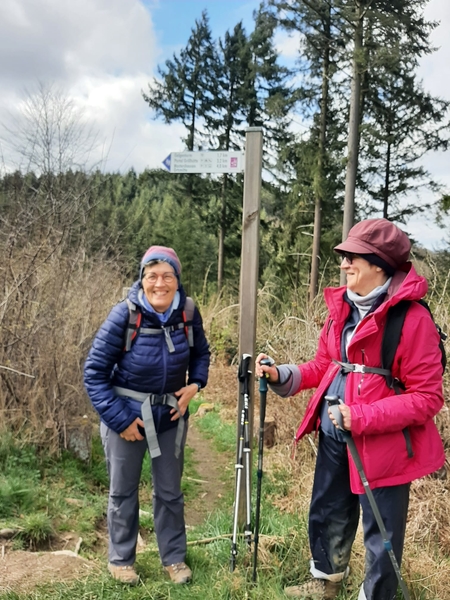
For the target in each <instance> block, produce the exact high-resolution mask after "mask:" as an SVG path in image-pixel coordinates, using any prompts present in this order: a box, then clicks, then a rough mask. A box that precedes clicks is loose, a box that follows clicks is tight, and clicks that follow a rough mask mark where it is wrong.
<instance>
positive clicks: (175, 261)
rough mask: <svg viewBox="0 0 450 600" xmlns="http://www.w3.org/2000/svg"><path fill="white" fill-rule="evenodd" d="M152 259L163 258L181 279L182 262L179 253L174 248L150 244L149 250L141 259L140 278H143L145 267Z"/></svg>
mask: <svg viewBox="0 0 450 600" xmlns="http://www.w3.org/2000/svg"><path fill="white" fill-rule="evenodd" d="M152 260H163V261H164V262H166V263H168V264H169V265H170V266H171V267H172V268H173V270H174V271H175V275H176V276H177V278H178V281H179V280H180V275H181V263H180V259H179V258H178V256H177V253H176V252H175V250H174V249H173V248H167V247H166V246H150V248H149V249H148V250H147V252H146V253H145V254H144V256H143V257H142V260H141V268H140V273H139V279H141V280H142V276H143V274H144V267H145V266H146V265H148V263H149V262H151V261H152Z"/></svg>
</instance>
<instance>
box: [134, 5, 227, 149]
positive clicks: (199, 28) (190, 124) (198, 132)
mask: <svg viewBox="0 0 450 600" xmlns="http://www.w3.org/2000/svg"><path fill="white" fill-rule="evenodd" d="M216 65H217V60H216V50H215V47H214V43H213V41H212V38H211V30H210V27H209V20H208V16H207V13H206V11H204V12H203V13H202V16H201V19H200V20H199V21H196V22H195V27H194V28H193V29H192V31H191V35H190V37H189V39H188V42H187V45H186V47H185V48H183V49H182V50H181V51H180V53H179V55H177V54H174V55H173V58H172V60H167V61H166V63H165V67H166V68H165V69H162V68H158V73H159V79H154V80H153V81H152V83H150V84H149V86H148V92H147V93H146V94H145V93H142V96H143V98H144V100H145V101H146V102H147V103H148V104H149V106H150V108H152V109H153V110H154V111H155V114H156V115H157V116H160V117H163V119H164V121H165V122H166V123H172V122H174V121H180V122H181V123H183V125H184V126H185V128H186V130H187V137H186V138H185V140H184V141H185V143H186V148H187V149H188V150H194V149H198V148H200V147H201V145H202V143H201V138H202V133H203V127H204V124H203V119H205V118H207V117H208V115H210V114H211V113H212V112H213V110H214V107H213V97H214V86H215V81H216V74H217V73H216V70H215V69H216Z"/></svg>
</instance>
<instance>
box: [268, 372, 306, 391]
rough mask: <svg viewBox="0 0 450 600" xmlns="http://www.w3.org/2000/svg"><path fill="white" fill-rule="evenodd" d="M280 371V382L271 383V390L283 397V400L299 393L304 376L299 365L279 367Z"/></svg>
mask: <svg viewBox="0 0 450 600" xmlns="http://www.w3.org/2000/svg"><path fill="white" fill-rule="evenodd" d="M277 370H278V377H279V379H278V382H277V383H270V382H269V387H270V389H271V390H272V391H273V392H275V394H278V396H281V397H282V398H289V396H293V395H294V394H295V393H296V392H298V390H299V388H300V385H301V382H302V375H301V373H300V369H299V368H298V367H297V365H280V366H279V367H277Z"/></svg>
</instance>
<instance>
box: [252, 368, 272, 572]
mask: <svg viewBox="0 0 450 600" xmlns="http://www.w3.org/2000/svg"><path fill="white" fill-rule="evenodd" d="M274 362H275V361H274V360H272V359H271V358H264V359H263V360H261V364H262V365H267V366H269V367H270V366H272V365H273V364H274ZM267 378H268V375H267V373H266V374H265V376H264V377H260V379H259V440H258V471H257V476H258V480H257V489H256V510H255V535H254V538H253V539H254V541H255V546H254V554H253V581H256V569H257V564H258V544H259V517H260V512H261V487H262V476H263V470H262V469H263V452H264V422H265V420H266V399H267Z"/></svg>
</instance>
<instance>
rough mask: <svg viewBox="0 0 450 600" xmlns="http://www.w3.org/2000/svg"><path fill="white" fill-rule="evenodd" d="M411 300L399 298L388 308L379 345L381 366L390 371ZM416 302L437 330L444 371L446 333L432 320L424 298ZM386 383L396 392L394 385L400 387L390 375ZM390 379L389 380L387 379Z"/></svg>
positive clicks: (445, 362)
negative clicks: (429, 317) (426, 312)
mask: <svg viewBox="0 0 450 600" xmlns="http://www.w3.org/2000/svg"><path fill="white" fill-rule="evenodd" d="M411 302H413V301H411V300H401V301H400V302H398V304H396V305H395V306H392V307H391V308H390V309H389V310H388V314H387V320H386V325H385V327H384V332H383V341H382V345H381V367H382V369H386V370H388V371H391V369H392V363H393V362H394V356H395V353H396V351H397V347H398V344H399V342H400V335H401V333H402V328H403V323H404V321H405V317H406V313H407V312H408V309H409V307H410V306H411ZM415 302H417V303H418V304H421V305H422V306H424V307H425V308H426V309H427V310H428V312H429V313H430V316H431V318H432V319H433V323H434V324H435V326H436V329H437V332H438V333H439V349H440V351H441V363H442V370H443V371H445V367H446V366H447V355H446V353H445V347H444V342H445V340H446V339H447V334H446V333H444V332H443V331H442V329H441V328H440V326H439V325H438V324H437V323H436V322H435V321H434V318H433V315H432V313H431V310H430V307H429V306H428V304H427V303H426V302H425V300H415ZM386 379H387V381H388V384H389V385H390V387H393V388H394V389H395V390H396V392H397V393H399V390H397V389H396V387H397V386H398V387H400V388H402V384H401V382H398V381H395V380H394V378H393V377H392V375H391V376H390V378H389V377H388V376H386ZM389 379H390V380H389Z"/></svg>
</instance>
